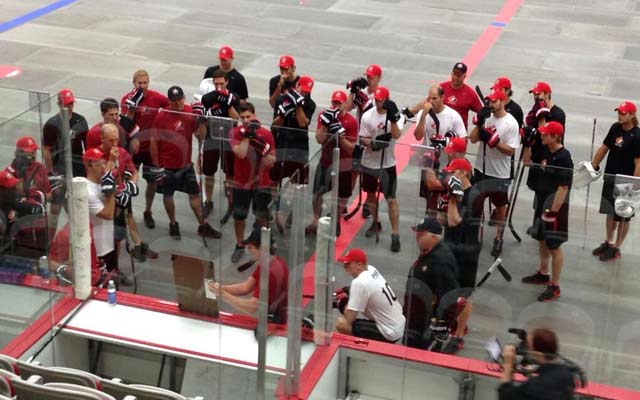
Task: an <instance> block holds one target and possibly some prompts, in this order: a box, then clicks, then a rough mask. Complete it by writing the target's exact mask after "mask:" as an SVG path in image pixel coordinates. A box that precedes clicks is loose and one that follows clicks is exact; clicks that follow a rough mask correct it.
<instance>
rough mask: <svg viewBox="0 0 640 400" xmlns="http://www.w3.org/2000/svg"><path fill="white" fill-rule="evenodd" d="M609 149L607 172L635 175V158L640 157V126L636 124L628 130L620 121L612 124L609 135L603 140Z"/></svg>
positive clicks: (605, 170)
mask: <svg viewBox="0 0 640 400" xmlns="http://www.w3.org/2000/svg"><path fill="white" fill-rule="evenodd" d="M602 144H604V145H605V146H607V148H608V149H609V156H608V157H607V166H606V167H605V169H604V172H605V173H607V174H612V175H613V174H621V175H633V172H634V170H635V168H636V167H635V159H636V158H638V157H640V128H638V127H637V126H634V127H633V128H631V129H630V130H628V131H625V130H624V129H622V125H621V124H620V123H619V122H616V123H615V124H613V125H611V128H610V129H609V133H607V137H605V138H604V141H603V142H602Z"/></svg>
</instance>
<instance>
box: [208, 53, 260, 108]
mask: <svg viewBox="0 0 640 400" xmlns="http://www.w3.org/2000/svg"><path fill="white" fill-rule="evenodd" d="M218 59H219V60H220V65H213V66H211V67H209V68H207V70H206V71H205V73H204V77H203V79H209V78H213V73H214V72H215V71H217V70H222V71H224V72H225V73H226V74H227V79H228V81H229V83H228V84H227V88H228V89H229V91H231V92H233V93H235V94H236V95H237V96H238V98H239V99H240V102H241V103H244V102H246V101H247V99H248V98H249V89H247V82H246V80H245V79H244V76H243V75H242V74H241V73H240V72H238V70H237V69H235V68H234V67H233V65H232V63H233V49H232V48H231V47H229V46H222V47H220V51H218Z"/></svg>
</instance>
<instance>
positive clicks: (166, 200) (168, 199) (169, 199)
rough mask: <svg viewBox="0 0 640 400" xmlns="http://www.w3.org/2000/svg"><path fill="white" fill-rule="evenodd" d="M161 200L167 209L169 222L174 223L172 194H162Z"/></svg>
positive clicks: (174, 212)
mask: <svg viewBox="0 0 640 400" xmlns="http://www.w3.org/2000/svg"><path fill="white" fill-rule="evenodd" d="M162 200H163V202H164V209H165V210H166V211H167V216H168V217H169V223H171V224H175V223H176V205H175V203H174V202H173V196H163V197H162Z"/></svg>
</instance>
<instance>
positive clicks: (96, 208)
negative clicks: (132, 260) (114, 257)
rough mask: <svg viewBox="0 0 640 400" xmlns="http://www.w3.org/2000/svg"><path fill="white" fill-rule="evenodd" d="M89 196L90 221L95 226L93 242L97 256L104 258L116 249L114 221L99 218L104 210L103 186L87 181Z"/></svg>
mask: <svg viewBox="0 0 640 400" xmlns="http://www.w3.org/2000/svg"><path fill="white" fill-rule="evenodd" d="M87 195H88V199H89V220H90V221H91V225H92V226H93V242H94V245H95V246H96V255H97V256H98V257H102V256H104V255H106V254H108V253H110V252H112V251H113V250H114V249H115V247H114V232H113V220H110V219H104V218H100V217H98V216H97V214H98V213H99V212H100V211H101V210H102V209H103V208H104V203H103V201H102V199H103V197H102V186H101V185H100V184H99V183H93V182H91V181H89V180H87Z"/></svg>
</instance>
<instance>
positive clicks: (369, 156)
mask: <svg viewBox="0 0 640 400" xmlns="http://www.w3.org/2000/svg"><path fill="white" fill-rule="evenodd" d="M386 122H387V113H386V112H385V113H383V114H380V113H379V112H378V111H377V110H376V108H375V107H373V108H370V109H369V110H368V111H367V112H365V113H364V114H362V119H361V120H360V132H359V137H363V138H370V139H372V138H375V137H376V136H378V135H382V134H383V133H386V132H391V126H390V125H391V122H388V123H387V124H386V125H387V126H386V127H385V123H386ZM403 122H404V120H403V119H402V118H400V121H398V128H400V130H402V124H403ZM385 128H386V129H385ZM395 146H396V140H395V139H393V138H391V141H390V142H389V147H387V148H386V149H385V150H384V161H383V163H382V168H389V167H393V166H394V165H396V156H395V154H394V152H395ZM381 157H382V150H380V151H373V150H371V149H370V148H368V147H366V148H365V149H364V152H363V153H362V165H363V166H365V167H367V168H371V169H378V168H380V158H381Z"/></svg>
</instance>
